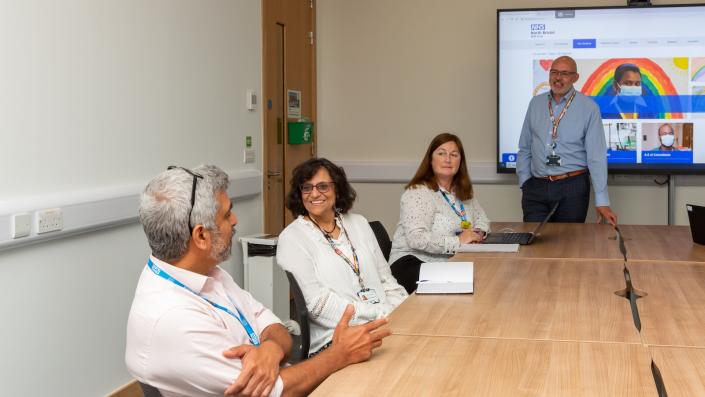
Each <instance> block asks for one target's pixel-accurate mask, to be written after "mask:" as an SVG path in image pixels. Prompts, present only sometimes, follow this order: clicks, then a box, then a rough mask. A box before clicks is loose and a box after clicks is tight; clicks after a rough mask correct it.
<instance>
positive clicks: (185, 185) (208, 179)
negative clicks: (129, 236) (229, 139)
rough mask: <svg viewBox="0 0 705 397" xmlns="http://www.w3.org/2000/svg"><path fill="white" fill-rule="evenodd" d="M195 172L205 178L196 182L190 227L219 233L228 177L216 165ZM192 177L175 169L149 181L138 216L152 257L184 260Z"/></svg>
mask: <svg viewBox="0 0 705 397" xmlns="http://www.w3.org/2000/svg"><path fill="white" fill-rule="evenodd" d="M192 171H193V172H194V173H196V174H199V175H201V176H203V178H197V181H196V200H195V204H194V207H193V210H192V211H191V225H192V226H196V225H198V224H201V225H203V226H204V227H205V228H206V229H209V230H217V227H216V223H215V216H216V213H217V212H218V209H219V203H218V199H217V195H218V193H220V192H222V191H227V189H228V174H226V173H225V172H223V170H221V169H220V168H218V167H216V166H214V165H200V166H198V167H196V168H194V169H192ZM192 186H193V176H192V175H191V174H189V173H188V172H186V171H184V170H182V169H179V168H174V169H171V170H168V171H164V172H162V173H161V174H159V175H157V176H156V177H155V178H154V179H152V180H151V181H149V183H148V184H147V186H146V187H145V188H144V191H143V192H142V195H141V196H140V209H139V216H140V222H141V223H142V228H143V229H144V233H145V234H146V235H147V240H148V241H149V246H150V248H151V249H152V255H154V256H155V257H157V258H159V259H161V260H163V261H165V262H169V263H171V262H174V261H176V260H178V259H181V258H182V257H183V256H184V255H185V254H186V251H187V250H188V245H189V241H190V240H191V235H190V233H189V231H190V227H189V209H190V208H191V189H192Z"/></svg>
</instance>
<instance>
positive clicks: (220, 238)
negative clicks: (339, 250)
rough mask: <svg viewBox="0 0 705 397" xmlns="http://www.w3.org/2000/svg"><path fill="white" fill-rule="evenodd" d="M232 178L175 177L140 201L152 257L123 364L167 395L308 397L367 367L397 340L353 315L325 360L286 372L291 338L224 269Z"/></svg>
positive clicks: (167, 175)
mask: <svg viewBox="0 0 705 397" xmlns="http://www.w3.org/2000/svg"><path fill="white" fill-rule="evenodd" d="M227 189H228V175H227V174H226V173H224V172H223V171H222V170H220V169H219V168H217V167H215V166H200V167H197V168H195V169H193V170H188V169H185V168H181V167H169V169H168V170H167V171H165V172H162V173H161V174H159V175H157V176H156V177H155V178H154V179H152V180H151V181H150V182H149V184H148V185H147V187H146V188H145V190H144V192H143V193H142V196H141V198H140V208H139V215H140V221H141V223H142V226H143V228H144V232H145V234H146V235H147V240H148V241H149V246H150V247H151V249H152V255H151V256H150V257H149V259H148V261H147V264H146V266H145V268H144V270H143V271H142V274H141V276H140V279H139V283H138V285H137V290H136V291H135V297H134V300H133V302H132V308H131V310H130V315H129V319H128V322H127V346H126V351H125V362H126V364H127V369H128V371H129V372H130V373H131V374H132V375H133V376H134V377H135V378H136V379H137V380H139V381H140V382H142V383H145V384H148V385H151V386H153V387H156V388H157V389H159V391H160V392H161V393H162V395H164V396H166V397H169V396H222V395H238V396H243V395H244V396H279V395H285V396H288V395H291V396H295V395H304V394H307V393H309V392H310V391H312V390H313V389H314V388H315V387H316V386H317V385H318V384H320V383H321V382H322V381H323V380H324V379H325V378H326V377H327V376H328V375H330V374H332V373H333V372H335V371H337V370H339V369H341V368H343V367H345V366H347V365H350V364H353V363H357V362H360V361H365V360H367V359H369V358H370V357H371V355H372V349H375V348H377V347H379V346H381V344H382V339H383V338H384V337H386V336H388V335H389V334H390V332H389V330H387V329H380V327H381V326H383V325H384V324H386V322H387V320H386V319H380V320H376V321H372V322H369V323H367V324H363V325H359V326H352V327H351V326H349V325H348V322H349V321H350V319H351V318H352V316H353V312H354V309H353V307H352V306H348V308H347V309H346V311H345V313H344V314H343V316H342V317H341V319H340V322H339V323H338V326H337V327H336V330H335V334H334V335H333V344H332V346H331V347H330V348H329V349H328V350H326V351H325V352H323V353H321V354H319V355H317V356H316V357H314V358H311V359H309V360H306V361H304V362H302V363H299V364H296V365H293V366H284V365H283V364H284V363H285V359H286V355H287V353H288V352H289V350H290V348H291V338H290V337H289V334H288V333H287V331H286V328H284V326H283V325H282V324H281V321H280V320H279V319H278V318H277V317H276V316H275V315H274V314H272V312H271V311H270V310H268V309H267V308H265V307H264V306H263V305H262V304H261V303H259V302H257V301H256V300H255V299H254V298H253V297H252V296H251V295H250V294H249V293H247V292H246V291H244V290H243V289H241V288H240V287H239V286H238V285H237V284H236V283H235V282H234V281H233V279H232V277H230V275H229V274H228V273H226V272H225V271H224V270H223V269H221V268H220V267H219V266H218V265H219V264H220V263H221V262H223V261H225V260H227V259H228V258H229V257H230V252H231V247H232V237H233V234H234V231H235V225H236V224H237V218H236V217H235V214H234V213H233V211H232V203H231V202H230V199H229V197H228V194H227Z"/></svg>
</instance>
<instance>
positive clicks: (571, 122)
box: [517, 56, 617, 225]
mask: <svg viewBox="0 0 705 397" xmlns="http://www.w3.org/2000/svg"><path fill="white" fill-rule="evenodd" d="M579 77H580V76H579V75H578V72H577V65H576V64H575V60H573V58H571V57H568V56H562V57H559V58H556V60H554V61H553V64H552V65H551V70H550V72H549V81H550V85H551V91H550V92H549V93H548V94H541V95H537V96H535V97H533V98H532V99H531V102H530V103H529V109H528V110H527V111H526V117H525V119H524V126H523V127H522V129H521V137H520V138H519V152H518V153H517V175H518V177H519V186H520V187H521V189H522V198H521V206H522V210H523V211H524V222H539V221H542V220H543V219H544V218H545V217H546V216H547V215H548V213H549V211H550V210H551V208H552V207H553V205H554V204H555V203H559V205H558V209H557V210H556V213H555V215H554V216H553V218H552V221H554V222H585V218H586V216H587V210H588V205H589V202H590V180H592V186H593V188H594V189H595V207H596V209H597V218H598V222H601V221H602V220H603V219H604V220H606V221H607V222H609V223H611V224H612V225H616V224H617V215H616V214H615V213H614V212H612V210H611V209H610V207H609V205H610V202H609V195H608V194H607V156H606V154H607V146H606V143H605V135H604V129H603V127H602V119H601V118H600V109H599V108H598V106H597V104H596V103H595V102H593V101H592V100H591V99H590V98H588V97H586V96H585V95H583V94H581V93H579V92H577V91H576V90H575V88H573V84H574V83H575V82H576V81H578V78H579Z"/></svg>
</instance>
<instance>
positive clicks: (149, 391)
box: [140, 382, 162, 397]
mask: <svg viewBox="0 0 705 397" xmlns="http://www.w3.org/2000/svg"><path fill="white" fill-rule="evenodd" d="M140 387H141V388H142V394H144V397H162V393H160V392H159V389H157V388H156V387H153V386H150V385H148V384H146V383H142V382H140Z"/></svg>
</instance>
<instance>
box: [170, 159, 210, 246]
mask: <svg viewBox="0 0 705 397" xmlns="http://www.w3.org/2000/svg"><path fill="white" fill-rule="evenodd" d="M173 169H180V170H182V171H185V172H188V173H189V174H190V175H191V176H193V185H191V208H189V210H188V231H189V235H190V234H192V233H193V227H192V226H191V212H192V211H193V206H194V205H195V204H196V183H197V182H198V178H201V179H203V175H201V174H197V173H195V172H193V171H191V170H190V169H188V168H184V167H179V166H177V165H170V166H168V167H166V170H167V171H169V170H173Z"/></svg>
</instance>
